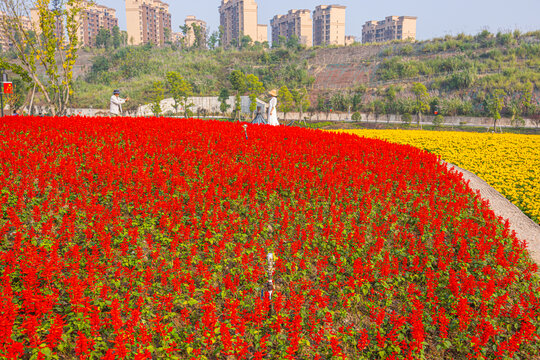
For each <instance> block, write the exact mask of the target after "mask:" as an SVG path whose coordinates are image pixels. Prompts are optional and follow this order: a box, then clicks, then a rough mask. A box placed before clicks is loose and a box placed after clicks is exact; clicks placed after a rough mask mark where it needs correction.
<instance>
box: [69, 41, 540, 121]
mask: <svg viewBox="0 0 540 360" xmlns="http://www.w3.org/2000/svg"><path fill="white" fill-rule="evenodd" d="M95 55H96V56H95V57H94V58H93V59H92V61H91V62H92V65H91V66H89V71H88V72H87V74H86V75H84V76H79V78H78V80H77V82H76V87H75V89H76V94H75V97H74V100H73V105H74V106H76V107H89V106H93V107H103V106H104V104H107V100H108V96H109V94H110V93H111V91H112V89H114V88H121V89H122V90H123V91H124V93H126V94H128V95H129V96H130V97H132V98H133V99H134V100H135V101H134V102H133V103H132V106H136V105H137V104H139V103H145V102H148V99H149V96H151V88H152V84H153V82H154V81H165V75H166V73H167V72H168V71H178V72H179V73H180V74H182V76H184V77H185V78H186V79H187V80H188V81H190V82H191V83H192V84H193V87H194V92H195V94H196V95H217V94H218V93H219V91H220V90H221V89H223V88H228V89H231V84H230V82H229V81H228V76H229V74H230V73H231V72H232V71H233V70H242V71H244V72H245V73H253V74H255V75H257V76H258V77H259V78H260V79H261V81H262V82H263V84H264V86H265V88H266V89H270V88H278V87H281V86H284V85H285V86H287V87H289V88H300V87H306V88H308V89H309V90H310V93H311V99H312V105H313V107H319V110H324V108H325V107H326V108H329V107H332V108H333V109H334V110H336V111H340V110H348V107H349V106H351V107H352V108H353V110H364V111H370V112H380V113H381V112H390V113H412V112H413V109H412V108H411V107H412V106H413V105H412V103H411V101H412V98H411V93H410V91H408V90H409V88H410V86H411V84H412V83H413V82H422V83H424V84H425V85H426V86H427V89H428V91H429V94H430V96H431V100H433V99H435V98H437V100H436V103H437V104H435V105H438V104H439V102H442V101H443V100H446V101H449V99H452V100H456V99H457V100H459V101H461V103H458V104H456V103H455V104H453V107H454V108H452V109H447V108H448V107H449V106H450V105H449V104H440V105H441V108H442V110H443V113H444V111H446V110H444V109H447V110H448V112H454V115H456V114H463V115H479V114H480V112H482V111H483V110H484V109H483V104H484V103H485V102H486V99H487V98H488V97H489V94H490V91H491V90H492V89H494V88H498V89H502V90H504V91H505V93H506V96H507V100H508V101H506V102H507V103H508V106H507V109H506V110H507V111H509V110H511V109H510V103H511V100H512V99H513V98H522V97H523V96H524V94H525V93H528V94H530V96H529V97H530V98H531V99H529V100H530V101H529V102H532V104H531V106H529V107H528V108H527V111H528V112H529V115H533V113H535V111H537V109H536V108H534V107H533V105H535V106H538V105H539V103H538V96H537V95H538V89H540V31H539V32H533V33H527V34H524V35H522V34H519V33H514V34H497V35H493V34H490V33H489V32H487V31H484V32H482V33H480V34H478V35H476V36H466V35H459V36H457V37H446V38H444V39H434V40H431V41H426V42H416V43H389V44H382V45H358V46H351V47H340V48H313V49H296V48H295V49H288V48H279V49H272V50H268V49H263V48H261V47H258V48H257V47H253V48H250V49H244V50H241V51H238V50H223V49H217V50H214V51H183V50H173V49H171V48H164V49H157V48H153V47H150V46H143V47H128V48H123V49H119V50H116V51H108V52H104V51H97V52H96V53H95ZM389 88H391V90H390V91H389V90H388V89H389ZM388 92H390V93H388ZM353 95H357V96H356V97H355V98H354V99H352V101H351V99H346V97H347V96H350V97H351V96H352V97H354V96H353ZM318 96H320V97H321V98H322V101H321V100H320V99H317V97H318ZM377 101H380V102H383V104H382V105H381V104H379V103H377ZM325 102H326V104H325ZM454 102H455V101H454ZM377 107H379V108H377ZM522 110H523V109H522Z"/></svg>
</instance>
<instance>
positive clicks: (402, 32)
mask: <svg viewBox="0 0 540 360" xmlns="http://www.w3.org/2000/svg"><path fill="white" fill-rule="evenodd" d="M417 19H418V18H417V17H416V16H387V17H386V18H385V19H384V20H381V21H373V20H372V21H368V22H366V23H365V24H364V26H363V27H362V42H363V43H378V42H385V41H392V40H416V20H417Z"/></svg>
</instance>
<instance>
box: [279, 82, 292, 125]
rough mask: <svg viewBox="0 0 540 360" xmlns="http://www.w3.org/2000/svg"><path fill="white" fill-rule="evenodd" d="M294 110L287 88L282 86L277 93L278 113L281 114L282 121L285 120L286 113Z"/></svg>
mask: <svg viewBox="0 0 540 360" xmlns="http://www.w3.org/2000/svg"><path fill="white" fill-rule="evenodd" d="M293 109H294V99H293V96H292V94H291V92H290V91H289V89H288V88H287V86H285V85H283V86H282V87H281V88H280V89H279V91H278V111H281V112H282V113H283V120H286V119H287V113H289V112H291V111H292V110H293Z"/></svg>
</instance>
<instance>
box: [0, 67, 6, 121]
mask: <svg viewBox="0 0 540 360" xmlns="http://www.w3.org/2000/svg"><path fill="white" fill-rule="evenodd" d="M5 82H7V74H6V73H5V72H4V69H2V84H1V89H0V106H2V117H4V83H5Z"/></svg>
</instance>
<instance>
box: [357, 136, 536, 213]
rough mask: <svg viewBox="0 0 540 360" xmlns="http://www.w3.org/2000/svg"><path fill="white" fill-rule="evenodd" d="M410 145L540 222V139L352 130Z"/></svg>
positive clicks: (531, 137)
mask: <svg viewBox="0 0 540 360" xmlns="http://www.w3.org/2000/svg"><path fill="white" fill-rule="evenodd" d="M347 133H354V134H356V135H360V136H365V137H371V138H378V139H383V140H388V141H391V142H395V143H398V144H408V145H412V146H415V147H418V148H420V149H424V150H427V151H429V152H432V153H434V154H437V155H440V156H441V157H442V158H443V160H445V161H448V162H450V163H453V164H455V165H457V166H460V167H462V168H464V169H467V170H469V171H472V172H473V173H475V174H476V175H478V176H480V177H481V178H482V179H484V180H485V181H486V182H487V183H488V184H490V185H491V186H492V187H494V188H495V189H497V191H499V192H500V193H501V194H503V195H504V196H505V197H506V198H507V199H508V200H510V201H511V202H512V203H514V204H515V205H516V206H517V207H519V208H520V209H521V210H522V211H523V212H524V213H525V214H527V215H528V216H529V217H530V218H531V219H533V220H534V221H536V222H537V223H540V191H539V190H538V187H539V185H538V184H540V136H538V135H519V134H490V133H467V132H449V131H416V130H415V131H410V130H351V131H347Z"/></svg>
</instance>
